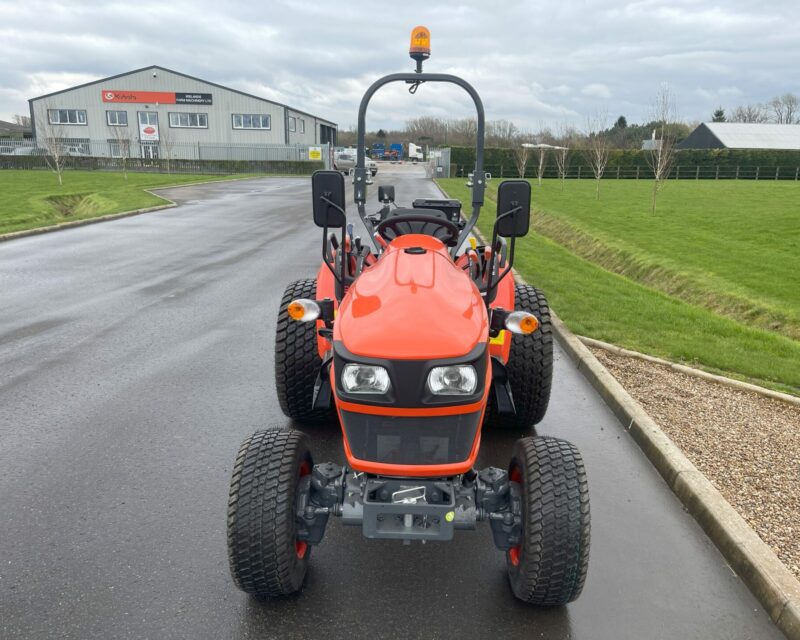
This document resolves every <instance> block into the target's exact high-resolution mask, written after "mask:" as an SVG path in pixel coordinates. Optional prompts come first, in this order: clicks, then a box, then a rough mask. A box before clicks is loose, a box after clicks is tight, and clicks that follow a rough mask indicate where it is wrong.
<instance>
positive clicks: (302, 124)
mask: <svg viewBox="0 0 800 640" xmlns="http://www.w3.org/2000/svg"><path fill="white" fill-rule="evenodd" d="M297 130H298V131H299V132H300V133H305V132H306V121H305V118H298V119H297Z"/></svg>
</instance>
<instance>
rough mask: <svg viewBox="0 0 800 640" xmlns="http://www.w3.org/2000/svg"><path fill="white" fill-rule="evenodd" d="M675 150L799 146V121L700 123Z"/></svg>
mask: <svg viewBox="0 0 800 640" xmlns="http://www.w3.org/2000/svg"><path fill="white" fill-rule="evenodd" d="M678 149H780V150H786V149H800V124H771V123H762V122H703V123H701V124H700V125H698V127H697V128H696V129H695V130H694V131H692V132H691V133H690V134H689V135H688V137H687V138H686V139H685V140H684V141H683V142H681V143H680V144H679V145H678Z"/></svg>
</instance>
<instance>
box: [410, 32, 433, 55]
mask: <svg viewBox="0 0 800 640" xmlns="http://www.w3.org/2000/svg"><path fill="white" fill-rule="evenodd" d="M408 55H410V56H411V57H412V58H413V59H414V60H416V61H417V62H422V61H423V60H427V59H428V58H430V57H431V32H430V31H428V28H427V27H414V28H413V29H412V30H411V46H410V47H409V49H408Z"/></svg>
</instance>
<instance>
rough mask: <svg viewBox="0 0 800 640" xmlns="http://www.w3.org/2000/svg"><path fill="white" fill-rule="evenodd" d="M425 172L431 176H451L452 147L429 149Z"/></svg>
mask: <svg viewBox="0 0 800 640" xmlns="http://www.w3.org/2000/svg"><path fill="white" fill-rule="evenodd" d="M425 173H426V175H427V176H428V177H429V178H450V177H451V175H450V149H449V148H446V149H428V162H427V164H426V166H425Z"/></svg>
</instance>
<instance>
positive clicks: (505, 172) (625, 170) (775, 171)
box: [451, 164, 800, 181]
mask: <svg viewBox="0 0 800 640" xmlns="http://www.w3.org/2000/svg"><path fill="white" fill-rule="evenodd" d="M538 169H539V167H538V166H530V165H528V166H527V167H526V168H525V176H524V177H526V178H536V177H537V176H538ZM485 171H488V172H489V173H491V174H492V176H493V177H495V178H519V177H520V174H519V173H520V172H519V170H518V169H517V167H515V166H512V165H490V166H486V167H485ZM471 172H472V167H470V166H467V165H452V169H451V176H452V177H458V178H461V177H463V178H466V177H467V176H468V175H469V174H470V173H471ZM542 177H543V178H559V177H560V175H559V172H558V167H557V166H556V165H547V166H545V167H544V171H543V173H542ZM564 177H565V178H568V179H570V180H575V179H591V180H594V173H593V172H592V168H591V167H590V166H588V165H580V164H578V165H574V166H570V167H568V168H567V170H566V171H565V176H564ZM603 179H604V180H606V179H616V180H640V179H641V180H652V179H653V170H652V169H651V168H650V167H649V166H648V165H637V166H615V167H607V168H606V170H605V171H604V172H603ZM669 179H670V180H793V181H797V180H798V179H800V167H786V166H781V167H776V166H764V167H761V166H722V165H716V166H714V165H674V166H673V167H672V168H671V170H670V173H669Z"/></svg>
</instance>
